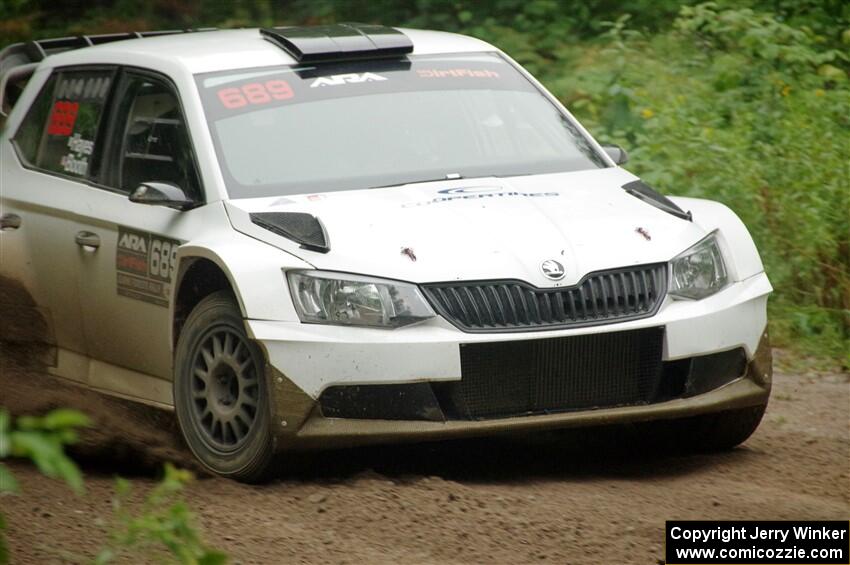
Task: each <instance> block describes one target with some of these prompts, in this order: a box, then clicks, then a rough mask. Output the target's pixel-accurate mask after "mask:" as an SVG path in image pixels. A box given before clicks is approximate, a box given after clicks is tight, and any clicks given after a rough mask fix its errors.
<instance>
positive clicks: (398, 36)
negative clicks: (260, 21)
mask: <svg viewBox="0 0 850 565" xmlns="http://www.w3.org/2000/svg"><path fill="white" fill-rule="evenodd" d="M260 34H262V36H263V37H265V38H266V39H268V40H269V41H271V42H272V43H274V44H275V45H277V46H278V47H280V48H281V49H283V50H284V51H286V52H287V53H289V54H290V55H292V57H293V58H294V59H295V60H297V61H298V62H299V63H324V62H328V61H348V60H353V59H379V58H387V57H400V56H402V55H406V54H408V53H410V52H412V51H413V42H412V41H411V40H410V38H409V37H407V36H406V35H404V34H403V33H402V32H400V31H399V30H397V29H395V28H391V27H385V26H380V25H369V24H334V25H324V26H311V27H274V28H262V29H261V30H260Z"/></svg>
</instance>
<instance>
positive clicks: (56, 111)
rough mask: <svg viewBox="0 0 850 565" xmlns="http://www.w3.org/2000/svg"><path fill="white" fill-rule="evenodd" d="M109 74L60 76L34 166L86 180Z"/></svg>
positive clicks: (110, 81)
mask: <svg viewBox="0 0 850 565" xmlns="http://www.w3.org/2000/svg"><path fill="white" fill-rule="evenodd" d="M113 74H114V73H113V71H111V70H103V71H101V70H96V71H94V70H93V71H71V72H61V73H60V74H59V77H58V78H57V81H56V86H55V88H54V92H53V98H52V103H51V105H50V109H49V110H48V112H49V116H48V118H47V124H46V129H45V132H44V136H43V139H42V140H41V143H40V144H39V150H38V154H37V159H36V161H35V163H34V164H35V165H36V166H37V167H39V168H42V169H45V170H48V171H53V172H56V173H62V174H65V175H70V176H74V177H81V178H87V177H88V176H89V174H90V171H89V165H90V162H91V160H92V155H93V153H94V151H95V143H96V142H97V136H98V130H99V127H100V120H101V117H102V115H103V110H104V106H105V105H106V100H107V96H108V95H109V87H110V86H111V84H112V77H113Z"/></svg>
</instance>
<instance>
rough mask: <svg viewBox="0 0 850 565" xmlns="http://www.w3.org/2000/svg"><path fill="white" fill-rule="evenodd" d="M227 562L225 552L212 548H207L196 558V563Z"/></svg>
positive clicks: (205, 564) (204, 564)
mask: <svg viewBox="0 0 850 565" xmlns="http://www.w3.org/2000/svg"><path fill="white" fill-rule="evenodd" d="M225 563H227V554H226V553H224V552H221V551H217V550H214V549H207V550H206V551H204V554H203V555H201V557H199V558H198V565H224V564H225Z"/></svg>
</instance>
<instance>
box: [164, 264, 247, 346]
mask: <svg viewBox="0 0 850 565" xmlns="http://www.w3.org/2000/svg"><path fill="white" fill-rule="evenodd" d="M210 255H212V254H208V255H207V256H201V255H188V256H184V257H182V258H181V259H180V260H179V263H178V268H177V278H176V282H175V285H174V300H173V306H172V313H171V346H172V348H175V347H177V340H178V338H179V337H180V332H181V331H182V329H183V325H184V324H185V323H186V319H187V318H188V317H189V314H190V313H191V312H192V310H193V309H194V308H195V306H197V305H198V303H199V302H200V301H201V300H203V299H204V298H205V297H207V296H209V295H210V294H212V293H214V292H217V291H219V290H228V291H230V292H232V293H233V295H234V297H235V298H236V301H237V303H238V305H239V311H240V312H241V313H242V317H243V318H244V317H245V305H244V304H243V302H242V299H241V297H240V296H239V292H238V290H237V287H236V285H235V284H234V282H233V279H232V276H231V274H230V273H229V272H228V271H227V268H226V267H225V266H224V265H223V264H222V263H221V262H220V259H219V258H218V257H215V256H214V255H213V256H210Z"/></svg>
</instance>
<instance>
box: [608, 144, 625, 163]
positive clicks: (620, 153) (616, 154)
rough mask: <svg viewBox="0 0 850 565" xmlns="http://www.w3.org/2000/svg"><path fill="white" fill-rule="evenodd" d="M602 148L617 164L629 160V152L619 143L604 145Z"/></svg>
mask: <svg viewBox="0 0 850 565" xmlns="http://www.w3.org/2000/svg"><path fill="white" fill-rule="evenodd" d="M602 149H603V150H604V151H605V153H607V154H608V156H609V157H611V160H612V161H614V163H615V164H617V165H625V164H626V163H628V162H629V154H628V153H626V150H625V149H623V148H622V147H620V146H619V145H603V146H602Z"/></svg>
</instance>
